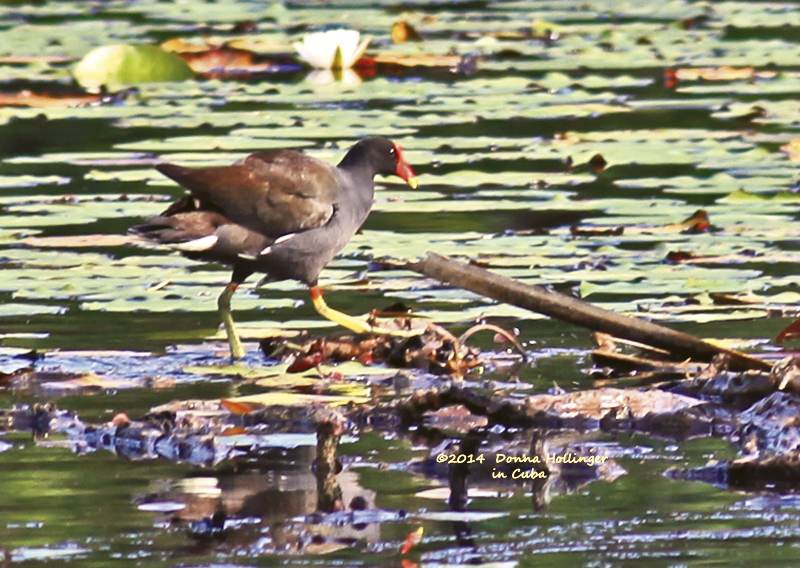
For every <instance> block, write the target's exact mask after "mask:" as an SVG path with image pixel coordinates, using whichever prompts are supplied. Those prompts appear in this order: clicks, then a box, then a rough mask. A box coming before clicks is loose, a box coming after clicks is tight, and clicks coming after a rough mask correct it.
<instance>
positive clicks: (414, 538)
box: [400, 527, 424, 554]
mask: <svg viewBox="0 0 800 568" xmlns="http://www.w3.org/2000/svg"><path fill="white" fill-rule="evenodd" d="M423 530H424V529H423V528H422V527H419V528H418V529H417V530H415V531H414V532H411V533H409V534H408V536H407V537H406V539H405V540H404V541H403V547H402V548H401V549H400V554H405V553H407V552H408V551H409V550H411V549H412V548H414V547H415V546H416V545H418V544H419V541H421V540H422V532H423Z"/></svg>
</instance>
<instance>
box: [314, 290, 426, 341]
mask: <svg viewBox="0 0 800 568" xmlns="http://www.w3.org/2000/svg"><path fill="white" fill-rule="evenodd" d="M309 292H311V301H312V302H313V303H314V308H315V309H316V310H317V313H318V314H319V315H321V316H322V317H324V318H325V319H329V320H331V321H332V322H333V323H336V324H339V325H341V326H342V327H346V328H347V329H349V330H350V331H354V332H356V333H379V334H383V335H394V336H397V337H412V336H414V335H419V334H420V333H422V331H421V330H405V329H384V328H381V327H376V326H373V325H370V324H368V323H367V322H365V321H362V320H360V319H358V318H354V317H353V316H349V315H347V314H346V313H344V312H340V311H339V310H334V309H333V308H331V307H330V306H328V304H326V303H325V299H324V298H323V297H322V288H320V287H319V286H312V287H311V289H310V290H309Z"/></svg>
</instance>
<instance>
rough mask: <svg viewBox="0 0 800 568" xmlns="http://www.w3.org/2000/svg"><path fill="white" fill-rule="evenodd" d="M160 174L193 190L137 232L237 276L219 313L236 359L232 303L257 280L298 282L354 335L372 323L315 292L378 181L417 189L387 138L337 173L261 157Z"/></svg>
mask: <svg viewBox="0 0 800 568" xmlns="http://www.w3.org/2000/svg"><path fill="white" fill-rule="evenodd" d="M156 169H157V170H158V171H159V172H161V173H162V174H164V175H165V176H167V177H169V178H172V179H173V180H175V181H177V182H178V183H179V184H181V185H182V186H184V187H185V188H187V189H188V190H189V193H188V194H187V195H186V196H184V197H183V198H182V199H180V200H179V201H177V202H175V203H173V204H172V205H170V206H169V207H168V208H167V210H166V211H164V212H163V213H162V214H161V215H159V216H157V217H152V218H150V219H148V220H147V221H146V223H145V224H143V225H138V226H136V227H133V228H131V232H132V233H134V234H137V235H139V236H141V237H143V238H145V239H146V240H147V241H150V242H153V243H157V244H164V245H170V246H172V247H174V248H175V249H177V250H179V251H180V252H181V253H182V254H184V255H185V256H187V257H189V258H191V259H196V260H206V261H217V262H221V263H223V264H227V265H229V266H231V267H232V268H233V275H232V276H231V282H230V284H228V285H227V286H226V287H225V290H224V291H223V292H222V294H220V296H219V300H218V302H217V305H218V306H219V312H220V316H221V318H222V322H223V324H224V326H225V331H226V333H227V335H228V342H229V343H230V346H231V356H232V357H233V358H234V359H237V358H241V357H243V356H244V349H243V348H242V343H241V341H240V339H239V336H238V335H237V334H236V329H235V327H234V323H233V317H232V316H231V309H230V302H231V296H232V295H233V293H234V292H235V291H236V288H237V287H238V286H239V285H240V284H241V283H242V282H244V280H245V279H246V278H247V277H248V276H250V275H251V274H253V273H254V272H263V273H266V275H267V278H266V280H267V281H271V282H274V281H278V280H287V279H293V280H299V281H300V282H303V283H304V284H307V285H308V286H309V287H310V288H311V290H310V291H311V300H312V301H313V303H314V307H315V308H316V310H317V311H318V312H319V313H320V314H321V315H322V316H324V317H326V318H328V319H330V320H332V321H334V322H336V323H338V324H339V325H342V326H344V327H346V328H348V329H351V330H353V331H355V332H357V333H364V332H369V331H376V330H375V329H374V328H373V327H372V326H370V325H369V324H367V323H365V322H363V321H361V320H358V319H356V318H353V317H351V316H348V315H347V314H344V313H342V312H339V311H337V310H334V309H332V308H330V307H328V305H327V304H326V303H325V300H324V299H323V297H322V289H321V288H320V287H319V286H318V284H317V279H318V278H319V274H320V272H322V269H323V268H324V267H325V265H327V264H328V263H329V262H330V261H331V259H333V257H334V256H335V255H336V253H338V252H339V251H340V250H342V248H344V246H345V245H346V244H347V242H348V241H349V240H350V239H351V238H352V237H353V235H354V234H355V233H356V231H357V230H358V229H359V228H360V227H361V224H362V223H363V222H364V220H365V219H366V218H367V215H369V211H370V209H371V208H372V200H373V193H374V183H373V179H372V178H373V177H374V176H375V174H395V175H397V176H399V177H401V178H402V179H404V180H405V181H406V182H407V183H408V184H409V185H410V186H411V187H412V188H416V187H417V178H416V176H415V175H414V170H412V169H411V166H410V165H409V164H408V162H406V160H405V158H404V157H403V150H402V148H401V147H400V146H399V145H398V144H395V143H394V142H392V141H391V140H387V139H386V138H365V139H363V140H361V141H359V142H358V143H357V144H356V145H355V146H353V147H352V148H351V149H350V151H349V152H348V153H347V154H346V155H345V157H344V158H343V159H342V161H341V162H340V163H339V165H338V166H336V167H334V166H332V165H330V164H327V163H325V162H321V161H319V160H316V159H314V158H311V157H309V156H307V155H305V154H303V153H301V152H295V151H291V150H269V151H265V152H256V153H255V154H251V155H250V156H248V157H246V158H244V159H242V160H240V161H238V162H236V163H235V164H233V165H231V166H225V167H216V168H185V167H182V166H176V165H174V164H159V165H158V166H156Z"/></svg>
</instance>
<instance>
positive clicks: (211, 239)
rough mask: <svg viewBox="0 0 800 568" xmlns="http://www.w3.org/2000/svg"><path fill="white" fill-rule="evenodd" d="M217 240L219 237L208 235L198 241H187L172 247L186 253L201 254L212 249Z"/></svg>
mask: <svg viewBox="0 0 800 568" xmlns="http://www.w3.org/2000/svg"><path fill="white" fill-rule="evenodd" d="M218 240H219V237H218V236H217V235H208V236H207V237H201V238H199V239H195V240H193V241H187V242H185V243H180V244H177V245H174V246H175V248H176V249H178V250H184V251H187V252H201V251H204V250H209V249H211V248H214V245H215V244H217V241H218Z"/></svg>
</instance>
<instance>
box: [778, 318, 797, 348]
mask: <svg viewBox="0 0 800 568" xmlns="http://www.w3.org/2000/svg"><path fill="white" fill-rule="evenodd" d="M795 337H800V319H798V320H795V321H793V322H792V323H790V324H789V325H788V326H786V327H785V328H784V329H783V330H782V331H781V332H780V333H779V334H778V335H776V336H775V343H780V342H781V341H783V340H784V339H794V338H795Z"/></svg>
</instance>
